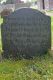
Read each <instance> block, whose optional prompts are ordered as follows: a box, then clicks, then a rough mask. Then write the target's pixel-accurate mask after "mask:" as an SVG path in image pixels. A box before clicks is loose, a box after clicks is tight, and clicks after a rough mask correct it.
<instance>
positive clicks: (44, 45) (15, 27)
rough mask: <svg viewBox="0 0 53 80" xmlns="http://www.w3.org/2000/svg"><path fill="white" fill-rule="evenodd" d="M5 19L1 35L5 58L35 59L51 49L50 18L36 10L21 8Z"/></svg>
mask: <svg viewBox="0 0 53 80" xmlns="http://www.w3.org/2000/svg"><path fill="white" fill-rule="evenodd" d="M3 19H4V22H3V24H2V26H1V33H2V45H3V50H4V52H5V54H4V56H6V57H9V56H13V57H18V56H23V57H25V58H26V57H33V56H35V55H40V54H43V53H45V52H46V51H48V49H50V47H51V29H50V28H51V26H50V24H51V23H50V17H49V16H46V15H45V14H43V13H41V12H40V11H38V10H35V9H31V8H21V9H19V10H17V11H15V12H13V13H11V14H10V15H8V16H4V17H3Z"/></svg>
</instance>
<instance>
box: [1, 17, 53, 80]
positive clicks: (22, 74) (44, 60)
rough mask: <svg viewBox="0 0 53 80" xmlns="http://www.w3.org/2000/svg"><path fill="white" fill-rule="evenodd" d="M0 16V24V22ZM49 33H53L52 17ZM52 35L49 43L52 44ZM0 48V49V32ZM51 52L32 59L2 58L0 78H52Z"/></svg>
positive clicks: (36, 79)
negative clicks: (15, 59)
mask: <svg viewBox="0 0 53 80" xmlns="http://www.w3.org/2000/svg"><path fill="white" fill-rule="evenodd" d="M2 21H3V20H2V19H1V18H0V24H1V23H2ZM51 33H52V34H53V17H51ZM52 40H53V35H52V36H51V44H53V41H52ZM0 50H2V43H1V32H0ZM52 54H53V52H52V51H48V53H47V54H46V55H43V56H41V57H35V58H34V59H33V60H26V59H23V60H18V61H13V60H3V61H1V62H0V80H53V55H52Z"/></svg>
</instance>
